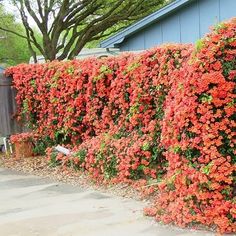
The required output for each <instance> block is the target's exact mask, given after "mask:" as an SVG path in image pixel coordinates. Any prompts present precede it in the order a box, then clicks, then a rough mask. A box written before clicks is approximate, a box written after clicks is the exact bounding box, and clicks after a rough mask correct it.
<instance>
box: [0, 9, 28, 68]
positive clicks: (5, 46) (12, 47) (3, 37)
mask: <svg viewBox="0 0 236 236" xmlns="http://www.w3.org/2000/svg"><path fill="white" fill-rule="evenodd" d="M1 27H5V28H7V29H8V30H14V31H15V32H16V33H17V34H23V33H24V28H23V27H22V25H21V24H19V23H16V21H15V18H14V16H13V15H12V14H9V13H6V12H5V10H4V8H3V6H1V5H0V64H2V65H16V64H19V63H22V62H28V61H29V58H30V55H31V54H30V52H29V50H28V49H27V42H26V41H25V39H22V38H18V37H17V36H16V35H13V34H11V33H9V32H6V31H3V30H1Z"/></svg>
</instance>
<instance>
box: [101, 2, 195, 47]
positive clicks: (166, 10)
mask: <svg viewBox="0 0 236 236" xmlns="http://www.w3.org/2000/svg"><path fill="white" fill-rule="evenodd" d="M191 1H193V0H177V1H175V2H172V3H170V4H168V5H167V6H165V7H163V8H161V9H160V10H158V11H156V12H154V13H152V14H151V15H148V16H146V17H145V18H143V19H142V20H140V21H138V22H136V23H134V24H132V25H131V26H129V27H127V28H126V29H124V30H122V31H121V32H119V33H117V34H115V35H113V36H111V37H109V38H108V39H106V40H103V41H102V42H101V43H100V47H102V48H109V47H115V46H116V45H118V44H120V43H122V42H123V41H124V39H125V38H126V37H127V36H129V35H132V34H134V33H136V32H137V31H139V30H142V29H143V28H144V27H146V26H148V25H150V24H152V23H154V22H156V21H158V20H159V19H161V18H162V17H164V16H166V15H168V14H170V13H171V12H172V11H175V10H177V9H178V8H180V7H182V6H184V5H185V4H187V3H189V2H191Z"/></svg>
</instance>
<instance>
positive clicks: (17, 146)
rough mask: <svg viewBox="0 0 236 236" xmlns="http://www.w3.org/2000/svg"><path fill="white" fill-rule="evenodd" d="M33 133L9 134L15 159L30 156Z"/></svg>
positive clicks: (31, 153)
mask: <svg viewBox="0 0 236 236" xmlns="http://www.w3.org/2000/svg"><path fill="white" fill-rule="evenodd" d="M34 138H35V134H33V133H20V134H14V135H11V137H10V141H11V143H12V144H13V146H14V150H15V157H16V159H20V158H24V157H31V156H33V155H34V153H33V148H34V146H33V141H34Z"/></svg>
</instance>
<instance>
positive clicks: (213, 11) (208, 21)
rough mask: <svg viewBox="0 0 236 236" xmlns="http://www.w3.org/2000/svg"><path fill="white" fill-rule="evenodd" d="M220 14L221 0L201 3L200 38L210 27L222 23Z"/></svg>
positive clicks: (209, 0) (208, 0)
mask: <svg viewBox="0 0 236 236" xmlns="http://www.w3.org/2000/svg"><path fill="white" fill-rule="evenodd" d="M226 1H227V0H226ZM219 14H220V10H219V0H207V1H202V0H200V1H199V17H200V37H203V36H204V35H205V34H206V33H207V32H208V31H209V28H210V26H212V25H216V24H217V23H218V22H219V21H220V19H219V18H220V16H219Z"/></svg>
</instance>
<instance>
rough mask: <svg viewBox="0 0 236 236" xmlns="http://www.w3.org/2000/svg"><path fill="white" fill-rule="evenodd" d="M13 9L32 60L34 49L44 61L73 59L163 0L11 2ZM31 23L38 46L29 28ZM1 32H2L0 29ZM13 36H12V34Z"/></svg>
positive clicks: (154, 8) (28, 0)
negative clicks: (38, 38)
mask: <svg viewBox="0 0 236 236" xmlns="http://www.w3.org/2000/svg"><path fill="white" fill-rule="evenodd" d="M12 2H13V3H14V4H15V6H17V8H18V10H19V12H20V16H21V19H22V23H23V25H24V28H25V32H26V35H25V36H24V35H19V34H18V36H19V37H22V38H25V39H26V40H27V43H28V47H29V49H30V51H31V53H32V55H33V56H34V58H35V60H36V53H35V49H34V47H35V48H37V49H38V50H39V52H40V54H42V55H43V56H44V57H45V59H46V60H54V59H58V60H63V59H66V58H68V59H73V58H74V57H75V56H77V55H78V54H79V52H80V51H81V49H82V48H83V47H84V46H85V45H86V43H88V42H91V41H93V40H98V39H100V38H102V37H105V36H106V35H108V34H110V33H111V32H112V31H111V30H110V29H111V27H114V28H115V29H116V30H117V29H119V28H120V27H119V26H122V25H124V24H127V23H130V22H133V21H135V20H137V19H140V18H141V17H143V16H145V15H147V14H149V13H150V12H152V11H154V10H156V9H157V8H159V7H160V6H162V4H163V3H164V2H166V1H165V0H12ZM29 17H31V18H32V19H33V21H34V22H35V24H36V25H37V27H38V29H39V31H40V33H41V34H42V44H41V43H40V42H39V41H38V40H37V38H36V37H35V30H34V29H33V28H32V26H30V24H29ZM2 29H3V28H2ZM12 33H14V32H12Z"/></svg>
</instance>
